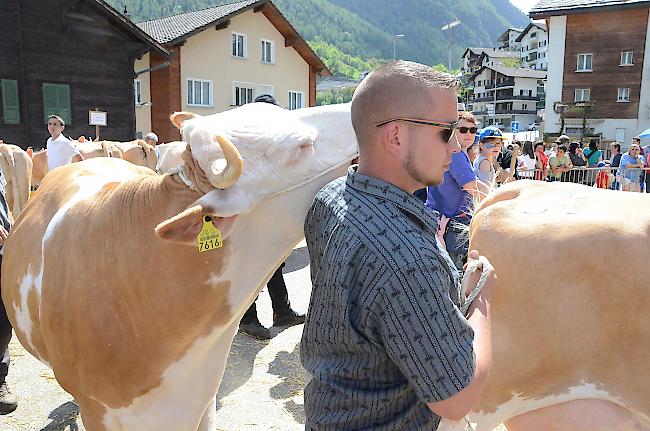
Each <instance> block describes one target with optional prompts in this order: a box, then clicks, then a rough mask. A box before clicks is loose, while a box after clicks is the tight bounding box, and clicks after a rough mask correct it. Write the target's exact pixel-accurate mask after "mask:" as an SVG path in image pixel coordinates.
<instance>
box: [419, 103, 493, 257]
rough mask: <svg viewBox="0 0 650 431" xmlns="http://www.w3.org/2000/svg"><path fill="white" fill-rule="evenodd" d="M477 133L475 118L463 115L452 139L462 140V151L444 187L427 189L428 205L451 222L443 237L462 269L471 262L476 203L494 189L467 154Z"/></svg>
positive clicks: (450, 170)
mask: <svg viewBox="0 0 650 431" xmlns="http://www.w3.org/2000/svg"><path fill="white" fill-rule="evenodd" d="M477 131H478V130H477V127H476V118H475V117H474V115H473V114H472V113H471V112H460V113H459V120H458V127H457V128H456V133H455V135H454V137H452V139H458V143H459V144H460V149H461V150H460V151H459V152H457V153H455V154H454V155H453V156H452V157H451V164H450V165H449V170H447V172H445V174H444V177H443V181H442V184H440V185H439V186H435V187H428V188H427V206H428V207H429V208H431V209H433V210H435V211H438V212H439V213H440V214H441V215H442V216H444V217H447V218H448V219H449V221H448V222H447V225H446V227H445V231H444V235H443V238H444V241H445V245H446V247H447V252H448V253H449V256H450V257H451V259H452V260H453V261H454V264H455V265H456V267H458V269H460V270H462V268H463V265H464V264H465V261H466V260H467V251H468V246H469V243H468V240H467V235H466V234H463V233H464V232H467V226H469V222H470V221H471V220H472V217H471V214H472V209H473V207H474V202H480V201H481V199H483V197H485V195H487V194H488V193H489V192H490V186H489V185H487V184H486V183H484V182H482V181H480V180H479V179H478V178H477V176H476V173H475V172H474V169H472V164H471V162H470V159H469V155H468V153H467V150H468V149H469V148H470V147H471V146H472V145H474V140H475V138H476V132H477Z"/></svg>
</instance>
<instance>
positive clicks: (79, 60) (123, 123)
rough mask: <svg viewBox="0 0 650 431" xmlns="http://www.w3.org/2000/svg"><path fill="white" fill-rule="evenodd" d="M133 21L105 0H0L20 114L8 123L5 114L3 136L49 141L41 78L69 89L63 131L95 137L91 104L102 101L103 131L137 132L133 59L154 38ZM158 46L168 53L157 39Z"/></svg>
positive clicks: (0, 68)
mask: <svg viewBox="0 0 650 431" xmlns="http://www.w3.org/2000/svg"><path fill="white" fill-rule="evenodd" d="M130 26H133V27H135V26H134V25H132V24H130V23H129V21H128V20H125V19H124V17H122V16H121V15H120V14H119V13H117V12H116V11H115V10H113V9H111V8H110V6H108V5H107V4H106V3H104V2H103V1H101V0H13V1H1V2H0V28H2V33H1V34H0V45H1V46H2V47H3V49H4V52H3V54H4V55H3V61H2V62H0V79H4V80H10V81H15V82H17V88H18V103H19V113H20V121H19V124H7V121H5V120H6V118H5V115H4V113H3V116H2V117H1V118H0V139H3V140H4V141H5V142H11V143H15V144H17V145H20V146H21V147H27V146H33V147H35V148H39V147H43V146H44V145H45V142H46V140H47V138H48V137H49V134H48V132H47V127H46V125H45V113H44V111H45V104H47V103H48V102H47V101H44V90H43V84H62V86H63V87H66V86H67V88H69V106H70V112H69V118H71V121H70V124H68V125H67V126H66V130H65V131H64V134H65V135H66V136H71V137H73V138H76V137H78V136H80V135H85V136H87V137H92V136H94V135H95V128H94V126H89V125H88V111H89V110H92V109H95V108H98V109H99V110H102V111H106V112H108V126H107V127H102V128H101V131H100V134H101V136H102V137H105V138H106V139H114V140H130V139H133V138H134V136H135V104H134V88H133V80H134V78H135V72H134V70H133V67H134V61H135V59H136V58H140V57H141V56H142V55H143V54H144V53H146V52H147V51H149V50H150V49H152V46H153V47H155V46H156V43H155V42H153V44H152V43H151V42H152V41H153V40H151V41H149V40H148V39H147V38H148V36H147V37H143V36H142V35H141V34H139V30H138V29H137V27H135V28H131V27H130ZM155 49H156V50H158V51H159V52H160V53H161V54H164V53H166V50H165V49H164V48H162V47H161V46H160V45H158V47H157V48H155ZM3 88H4V87H3ZM50 106H51V105H50ZM11 122H15V120H14V121H11Z"/></svg>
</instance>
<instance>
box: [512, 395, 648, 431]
mask: <svg viewBox="0 0 650 431" xmlns="http://www.w3.org/2000/svg"><path fill="white" fill-rule="evenodd" d="M505 425H506V428H508V431H646V430H650V427H648V426H645V425H643V424H642V423H641V422H639V420H637V418H636V417H635V416H634V415H633V414H632V413H631V412H630V411H629V410H627V409H625V408H624V407H621V406H619V405H618V404H614V403H612V402H610V401H605V400H595V399H589V400H575V401H569V402H566V403H562V404H557V405H554V406H550V407H545V408H542V409H539V410H534V411H532V412H529V413H525V414H523V415H520V416H517V417H515V418H513V419H510V420H508V421H506V422H505Z"/></svg>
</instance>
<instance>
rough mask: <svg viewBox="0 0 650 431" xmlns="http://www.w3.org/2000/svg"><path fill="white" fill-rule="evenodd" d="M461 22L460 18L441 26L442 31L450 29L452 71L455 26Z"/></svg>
mask: <svg viewBox="0 0 650 431" xmlns="http://www.w3.org/2000/svg"><path fill="white" fill-rule="evenodd" d="M459 24H460V21H459V20H457V19H456V20H454V21H452V22H450V23H449V24H446V25H445V26H443V27H442V28H441V30H442V31H449V63H448V70H449V72H450V73H451V51H452V48H453V46H454V27H456V26H457V25H459Z"/></svg>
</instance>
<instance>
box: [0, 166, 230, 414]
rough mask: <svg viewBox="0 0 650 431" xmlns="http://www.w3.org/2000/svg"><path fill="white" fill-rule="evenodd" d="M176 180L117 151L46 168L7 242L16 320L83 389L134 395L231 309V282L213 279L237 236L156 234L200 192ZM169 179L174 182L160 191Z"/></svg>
mask: <svg viewBox="0 0 650 431" xmlns="http://www.w3.org/2000/svg"><path fill="white" fill-rule="evenodd" d="M171 181H172V180H171V179H170V177H169V176H165V177H159V176H157V175H155V173H154V172H152V171H151V170H149V169H146V168H142V167H139V166H135V165H132V164H130V163H128V162H126V161H123V160H119V159H109V158H98V159H93V160H89V161H85V162H81V163H77V164H72V165H68V166H65V167H62V168H60V169H57V170H56V171H53V172H51V173H50V174H49V175H48V176H47V177H46V178H45V180H44V181H43V183H42V184H41V187H39V189H38V190H37V191H36V192H35V194H34V196H33V198H32V200H31V201H30V203H29V204H28V205H27V207H26V209H25V211H24V212H23V216H22V217H21V219H20V220H19V222H18V223H17V224H16V225H15V227H14V230H13V232H12V235H11V238H10V239H9V241H8V242H7V245H6V250H5V261H4V265H3V274H2V279H3V283H4V284H3V291H2V296H3V301H4V303H5V305H6V307H7V309H8V314H9V317H10V320H11V321H12V323H13V324H14V327H15V329H16V333H17V335H18V337H19V339H20V341H21V343H22V344H23V345H24V346H25V347H26V348H27V349H28V350H29V351H30V352H31V353H32V354H34V355H35V356H37V357H39V358H41V360H43V361H44V362H46V363H47V364H49V365H50V366H51V367H52V368H53V369H54V371H55V374H56V376H57V380H58V381H59V382H60V383H61V385H62V386H63V388H64V389H66V390H67V391H68V392H70V393H72V394H73V395H74V396H75V397H76V398H78V399H84V398H85V399H87V398H88V397H89V396H91V395H92V397H93V399H96V400H98V401H101V402H102V403H103V404H104V405H106V406H111V407H114V408H119V407H124V406H126V405H128V404H129V403H130V402H131V401H132V400H133V399H135V398H137V397H139V396H141V395H143V394H145V393H147V392H148V391H150V390H151V389H152V388H155V387H157V386H158V385H160V383H161V378H162V374H163V372H164V371H165V370H166V369H167V368H168V367H169V366H170V365H171V364H173V363H174V362H175V361H177V360H178V359H179V358H180V357H182V356H183V354H184V352H185V351H186V350H187V349H189V348H190V346H191V345H192V343H193V342H194V341H195V340H196V339H198V338H200V337H201V336H202V335H208V334H209V333H210V331H212V330H213V329H214V328H215V327H218V326H220V325H224V324H225V323H226V322H227V320H228V319H229V318H230V314H229V309H228V306H229V302H228V293H229V286H228V285H226V284H223V283H221V284H223V286H222V285H221V284H219V283H216V284H215V283H213V282H212V279H213V277H216V276H218V275H219V271H220V270H221V269H222V267H221V266H220V264H219V262H221V261H222V259H220V258H219V256H220V255H221V256H222V255H223V254H224V253H228V248H229V247H228V245H227V244H225V245H224V247H223V248H222V249H220V250H218V251H215V252H214V253H210V254H206V255H199V254H198V253H197V252H196V249H195V248H194V247H186V246H179V245H178V244H174V243H171V242H162V241H160V240H159V239H158V238H157V237H156V235H155V232H154V228H155V226H156V225H157V224H158V223H160V222H161V221H163V220H166V219H168V218H170V217H172V216H174V215H176V214H178V213H179V212H180V211H182V210H183V209H185V208H186V207H187V206H188V205H189V204H191V203H192V202H193V201H194V200H195V199H196V196H195V195H193V194H192V195H190V196H187V188H186V187H185V186H184V185H182V184H181V185H175V183H174V184H171V185H170V182H171ZM163 182H166V183H164V184H163ZM161 187H162V188H163V189H166V190H168V191H169V192H167V193H165V194H164V195H156V192H155V190H157V189H158V188H161ZM174 187H176V189H174ZM170 188H171V190H170ZM174 190H177V191H174ZM177 195H178V196H185V198H184V199H181V198H178V196H177ZM179 268H180V270H179ZM188 268H191V269H190V270H188ZM197 292H198V293H197ZM200 295H202V296H200ZM63 310H65V313H63ZM160 316H167V317H166V318H165V319H161V318H160ZM125 358H129V360H126V359H125ZM118 381H119V382H120V384H117V385H116V384H115V382H118Z"/></svg>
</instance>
